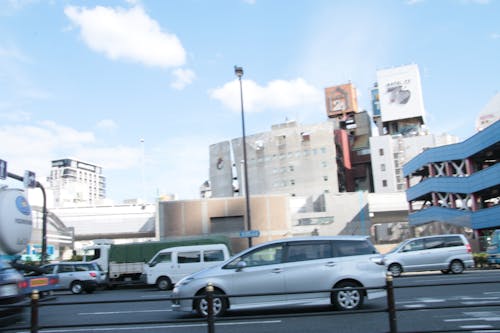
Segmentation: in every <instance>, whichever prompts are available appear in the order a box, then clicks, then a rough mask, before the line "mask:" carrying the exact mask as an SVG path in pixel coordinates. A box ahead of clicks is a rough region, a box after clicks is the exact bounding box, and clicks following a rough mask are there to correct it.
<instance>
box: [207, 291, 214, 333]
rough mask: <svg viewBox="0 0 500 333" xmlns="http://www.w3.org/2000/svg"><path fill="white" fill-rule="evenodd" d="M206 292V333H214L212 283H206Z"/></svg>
mask: <svg viewBox="0 0 500 333" xmlns="http://www.w3.org/2000/svg"><path fill="white" fill-rule="evenodd" d="M205 291H206V292H207V307H208V308H207V323H208V333H214V332H215V324H214V286H213V285H212V283H210V282H209V283H208V284H207V287H206V288H205Z"/></svg>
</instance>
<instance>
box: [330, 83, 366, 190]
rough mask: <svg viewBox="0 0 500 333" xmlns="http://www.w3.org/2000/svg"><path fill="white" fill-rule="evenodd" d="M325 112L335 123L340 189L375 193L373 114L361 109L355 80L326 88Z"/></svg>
mask: <svg viewBox="0 0 500 333" xmlns="http://www.w3.org/2000/svg"><path fill="white" fill-rule="evenodd" d="M325 102H326V115H327V117H328V119H330V120H332V121H334V122H335V124H336V126H335V144H336V147H337V171H338V179H339V187H340V188H339V189H340V192H355V191H360V190H361V191H369V192H373V181H372V175H371V159H370V146H369V137H370V136H371V122H370V116H369V115H368V113H367V112H366V111H360V110H359V109H358V99H357V91H356V87H355V86H354V85H353V84H352V83H347V84H342V85H338V86H333V87H328V88H325Z"/></svg>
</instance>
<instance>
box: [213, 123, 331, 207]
mask: <svg viewBox="0 0 500 333" xmlns="http://www.w3.org/2000/svg"><path fill="white" fill-rule="evenodd" d="M246 143H247V159H248V164H247V167H248V178H249V179H248V182H249V183H248V185H249V192H250V195H262V194H287V195H290V196H291V197H295V196H303V197H308V198H309V200H312V201H315V200H316V199H317V198H318V197H320V196H321V195H323V194H325V193H338V192H339V184H338V179H337V162H336V156H337V153H336V150H335V144H334V123H333V122H331V121H328V122H324V123H321V124H315V125H300V124H298V123H297V122H295V121H289V122H286V123H283V124H278V125H273V126H272V127H271V131H269V132H265V133H259V134H255V135H249V136H247V137H246ZM233 156H234V159H233ZM242 161H243V149H242V139H241V138H236V139H233V140H231V142H229V141H223V142H220V143H217V144H213V145H211V146H210V167H209V170H210V171H209V173H210V184H211V191H212V197H214V198H219V197H232V196H240V194H241V195H243V192H244V191H240V189H243V188H244V182H245V179H244V178H243V172H242V169H243V167H242Z"/></svg>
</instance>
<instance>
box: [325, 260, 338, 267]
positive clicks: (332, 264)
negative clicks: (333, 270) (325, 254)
mask: <svg viewBox="0 0 500 333" xmlns="http://www.w3.org/2000/svg"><path fill="white" fill-rule="evenodd" d="M335 265H336V263H334V262H333V261H329V262H327V263H326V264H325V266H326V267H333V266H335Z"/></svg>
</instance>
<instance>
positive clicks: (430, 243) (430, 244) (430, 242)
mask: <svg viewBox="0 0 500 333" xmlns="http://www.w3.org/2000/svg"><path fill="white" fill-rule="evenodd" d="M442 247H445V241H444V237H433V238H428V239H426V240H425V248H426V249H439V248H442Z"/></svg>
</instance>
